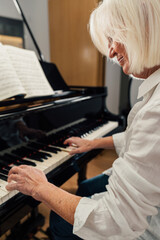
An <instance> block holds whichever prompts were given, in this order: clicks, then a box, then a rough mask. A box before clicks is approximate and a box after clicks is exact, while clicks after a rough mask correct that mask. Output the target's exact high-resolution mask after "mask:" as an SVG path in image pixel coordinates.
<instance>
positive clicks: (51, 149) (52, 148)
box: [37, 142, 60, 157]
mask: <svg viewBox="0 0 160 240" xmlns="http://www.w3.org/2000/svg"><path fill="white" fill-rule="evenodd" d="M37 144H39V145H40V146H42V147H43V149H44V151H48V152H52V153H57V152H58V151H60V150H59V149H57V148H55V147H52V146H48V145H45V144H42V145H41V143H39V142H38V143H37ZM50 157H52V155H50Z"/></svg>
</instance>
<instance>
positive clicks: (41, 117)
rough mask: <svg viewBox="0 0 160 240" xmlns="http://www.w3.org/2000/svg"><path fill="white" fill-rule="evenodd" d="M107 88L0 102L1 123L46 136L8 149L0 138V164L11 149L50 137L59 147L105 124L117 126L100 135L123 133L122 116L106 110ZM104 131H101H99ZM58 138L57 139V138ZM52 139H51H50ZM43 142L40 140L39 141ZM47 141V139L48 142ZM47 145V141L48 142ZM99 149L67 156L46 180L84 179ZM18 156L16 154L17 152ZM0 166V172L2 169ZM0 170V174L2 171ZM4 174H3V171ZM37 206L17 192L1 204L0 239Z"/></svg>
mask: <svg viewBox="0 0 160 240" xmlns="http://www.w3.org/2000/svg"><path fill="white" fill-rule="evenodd" d="M106 97H107V88H105V87H77V86H76V87H74V86H72V87H69V88H68V89H65V91H64V92H63V93H59V92H58V93H57V94H56V95H55V96H52V97H51V98H49V99H48V98H43V99H41V98H32V99H16V100H14V101H7V102H3V103H0V124H2V126H3V123H5V122H10V121H15V119H23V121H24V122H25V124H26V125H27V127H28V128H30V129H35V131H36V130H37V131H38V130H41V131H43V132H44V133H45V134H46V135H47V137H46V136H45V137H43V138H40V139H39V138H36V137H33V136H32V139H27V142H26V143H22V144H21V143H20V144H18V145H17V144H16V145H15V146H11V147H10V146H9V145H8V144H7V142H5V141H4V138H3V136H1V152H0V161H1V159H2V160H3V156H4V155H5V154H6V153H11V154H12V152H13V149H17V148H18V149H19V148H21V145H23V147H28V146H29V147H30V148H32V147H31V145H30V144H31V143H33V142H34V143H36V142H40V143H42V144H44V145H45V140H46V139H48V138H50V137H49V136H50V133H52V135H53V139H54V141H55V142H54V144H55V145H57V146H58V145H59V144H62V143H63V141H64V139H66V138H68V137H70V136H75V135H76V136H84V137H85V136H87V135H89V134H92V135H93V133H94V131H95V132H96V131H99V129H101V127H102V129H103V126H104V125H105V124H107V123H108V121H109V122H110V123H116V125H115V127H111V130H108V132H107V133H106V132H104V134H103V133H101V136H107V135H112V134H113V133H116V132H120V131H123V130H124V128H125V120H124V118H123V117H122V116H115V115H113V114H111V113H110V112H108V110H107V108H106ZM102 132H103V131H102ZM56 138H57V139H56ZM53 139H52V140H53ZM42 140H43V141H42ZM47 141H48V140H47ZM47 144H48V142H47ZM100 151H101V150H100V149H98V150H93V151H90V152H87V153H82V154H76V155H75V156H70V157H69V158H68V159H67V160H66V161H63V162H62V163H61V162H60V163H59V164H58V165H56V167H54V168H53V169H52V170H51V171H49V170H47V173H46V175H47V178H48V180H49V181H50V182H53V183H54V184H56V185H57V186H60V185H61V184H63V183H64V182H65V181H67V180H68V179H69V178H70V177H71V176H73V175H74V174H75V173H77V172H78V173H79V180H78V181H79V182H80V181H81V180H83V179H84V178H85V166H86V164H87V163H88V162H89V161H90V160H91V159H92V158H93V157H95V156H96V155H97V154H98V153H100ZM17 155H18V153H17ZM2 165H3V164H1V167H0V168H1V169H2ZM1 169H0V171H1ZM2 175H3V172H2ZM0 198H1V196H0ZM38 204H39V203H38V202H37V201H35V200H33V199H32V198H30V197H28V196H24V195H23V194H21V193H17V194H15V195H14V196H12V197H11V198H9V197H8V199H7V200H6V201H5V202H3V203H1V204H0V236H1V235H3V234H4V233H5V232H6V231H7V230H8V229H11V228H12V227H14V225H15V224H16V223H17V222H19V221H20V219H22V218H23V217H24V216H25V215H26V214H28V212H31V211H32V209H33V208H34V207H36V206H37V205H38Z"/></svg>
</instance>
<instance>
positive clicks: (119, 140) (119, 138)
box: [113, 132, 126, 156]
mask: <svg viewBox="0 0 160 240" xmlns="http://www.w3.org/2000/svg"><path fill="white" fill-rule="evenodd" d="M125 133H126V132H121V133H116V134H114V135H113V142H114V146H115V150H116V153H117V155H118V156H119V155H120V152H121V150H122V149H123V147H124V145H125Z"/></svg>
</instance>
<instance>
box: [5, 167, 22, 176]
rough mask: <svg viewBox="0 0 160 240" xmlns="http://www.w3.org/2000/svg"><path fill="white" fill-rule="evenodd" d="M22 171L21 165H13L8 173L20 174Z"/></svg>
mask: <svg viewBox="0 0 160 240" xmlns="http://www.w3.org/2000/svg"><path fill="white" fill-rule="evenodd" d="M21 171H22V169H21V167H16V166H15V167H12V168H11V170H10V171H9V173H8V176H9V175H11V174H19V173H20V172H21Z"/></svg>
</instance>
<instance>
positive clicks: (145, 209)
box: [73, 104, 160, 240]
mask: <svg viewBox="0 0 160 240" xmlns="http://www.w3.org/2000/svg"><path fill="white" fill-rule="evenodd" d="M133 126H134V127H132V128H131V129H129V132H128V133H127V134H128V137H127V140H128V142H127V145H126V150H125V152H124V154H123V157H119V158H118V159H117V160H116V161H115V162H114V164H113V172H112V175H111V176H110V179H109V185H107V192H104V193H100V194H96V195H93V196H92V198H91V199H88V198H82V199H81V201H80V202H79V204H78V206H77V208H76V212H75V220H74V229H73V231H74V233H75V234H76V235H78V236H79V237H81V238H82V239H87V240H88V239H92V240H97V239H99V240H106V239H107V240H126V239H127V240H130V239H136V238H137V237H138V236H140V235H141V234H142V233H143V232H144V231H145V230H146V228H147V227H148V222H147V216H153V215H156V214H157V208H156V206H159V205H160V174H159V168H160V148H159V146H160V128H159V126H160V106H159V105H157V106H156V104H155V105H154V106H152V107H151V108H150V109H149V110H147V111H146V110H144V111H140V113H139V114H137V116H136V117H135V119H134V121H133ZM122 136H123V135H121V136H120V135H114V137H115V142H116V144H117V146H120V145H121V140H120V139H121V138H122Z"/></svg>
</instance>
